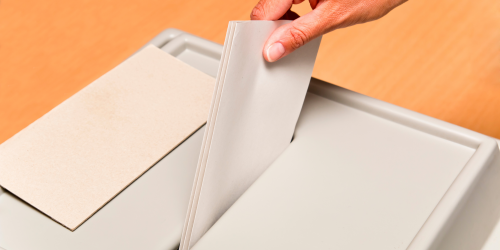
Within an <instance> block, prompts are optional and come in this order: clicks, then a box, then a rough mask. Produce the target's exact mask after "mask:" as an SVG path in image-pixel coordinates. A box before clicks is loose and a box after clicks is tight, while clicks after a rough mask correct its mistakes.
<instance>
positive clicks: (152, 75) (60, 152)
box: [0, 46, 214, 230]
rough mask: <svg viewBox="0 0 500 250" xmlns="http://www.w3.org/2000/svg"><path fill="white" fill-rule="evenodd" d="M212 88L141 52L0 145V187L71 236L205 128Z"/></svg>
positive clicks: (161, 56) (185, 69)
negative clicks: (143, 175)
mask: <svg viewBox="0 0 500 250" xmlns="http://www.w3.org/2000/svg"><path fill="white" fill-rule="evenodd" d="M213 87H214V79H213V78H211V77H209V76H207V75H205V74H204V73H202V72H200V71H198V70H196V69H194V68H192V67H191V66H189V65H187V64H184V63H183V62H181V61H179V60H177V59H176V58H174V57H172V56H171V55H169V54H167V53H165V52H163V51H161V50H160V49H158V48H156V47H154V46H149V47H146V48H145V49H143V50H142V51H141V52H139V53H137V54H135V55H134V56H132V57H131V58H129V59H128V60H126V61H125V62H123V63H122V64H120V65H118V66H117V67H116V68H114V69H113V70H111V71H109V72H108V73H106V74H105V75H103V76H102V77H100V78H99V79H97V80H96V81H94V82H93V83H91V84H90V85H88V86H87V87H85V88H84V89H82V90H81V91H80V92H78V93H77V94H75V95H73V96H72V97H70V98H69V99H67V100H66V101H64V102H63V103H61V104H60V105H59V106H57V107H56V108H54V109H53V110H51V111H50V112H48V113H47V114H45V115H44V116H43V117H41V118H40V119H38V120H37V121H35V122H34V123H32V124H31V125H29V126H28V127H26V128H25V129H24V130H22V131H21V132H19V133H18V134H16V135H15V136H13V137H12V138H10V139H9V140H7V141H6V142H5V143H3V144H1V145H0V185H1V186H2V187H4V188H5V189H7V190H9V191H10V192H12V193H13V194H15V195H17V196H19V197H20V198H21V199H23V200H24V201H26V202H27V203H29V204H31V205H32V206H34V207H35V208H37V209H38V210H40V211H41V212H43V213H45V214H46V215H48V216H49V217H51V218H53V219H54V220H56V221H57V222H59V223H61V224H62V225H64V226H65V227H67V228H69V229H71V230H74V229H76V228H77V227H78V226H79V225H81V224H82V223H83V222H84V221H85V220H87V219H88V218H89V217H90V216H91V215H92V214H94V213H95V212H96V211H97V210H98V209H99V208H101V207H102V206H104V205H105V204H106V203H107V202H108V201H110V200H111V199H112V198H113V197H114V196H116V195H117V194H118V193H119V192H120V191H121V190H123V189H124V188H126V187H127V186H128V185H129V184H130V183H131V182H133V181H134V180H135V179H137V178H138V177H139V176H140V175H141V174H143V173H144V172H145V171H147V170H148V169H149V168H150V167H151V166H153V165H154V164H155V163H156V162H157V161H158V160H160V159H161V158H162V157H163V156H165V155H166V154H167V153H169V152H170V151H171V150H173V149H174V148H175V147H176V146H177V145H179V144H180V143H181V142H182V141H184V140H185V139H186V138H187V137H189V136H190V135H191V134H192V133H193V132H195V131H196V130H197V129H198V128H200V127H201V126H202V125H203V124H204V123H205V122H206V118H207V115H208V110H209V107H210V99H211V95H212V91H213ZM165 212H168V211H165Z"/></svg>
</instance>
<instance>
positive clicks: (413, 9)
mask: <svg viewBox="0 0 500 250" xmlns="http://www.w3.org/2000/svg"><path fill="white" fill-rule="evenodd" d="M256 2H257V0H251V1H248V0H247V1H244V0H218V1H215V0H204V1H200V0H183V1H172V0H136V1H130V0H78V1H76V0H75V1H67V0H44V1H39V0H37V1H34V0H23V1H15V0H1V1H0V143H1V142H3V141H5V140H6V139H8V138H9V137H11V136H12V135H14V134H15V133H17V132H18V131H20V130H21V129H23V128H24V127H26V126H27V125H29V124H30V123H32V122H33V121H35V120H36V119H37V118H39V117H40V116H42V115H43V114H45V113H46V112H48V111H49V110H50V109H52V108H54V107H55V106H57V105H58V104H59V103H61V102H62V101H64V100H65V99H67V98H68V97H70V96H71V95H73V94H74V93H76V92H77V91H79V90H80V89H81V88H83V87H84V86H86V85H87V84H89V83H90V82H92V81H93V80H95V79H96V78H98V77H99V76H101V75H102V74H104V73H105V72H107V71H109V70H110V69H112V68H113V67H114V66H116V65H118V64H119V63H120V62H122V61H123V60H125V59H126V58H127V57H128V56H130V55H131V54H132V53H134V52H135V51H136V50H137V49H139V48H140V47H141V46H142V45H144V44H145V43H146V42H147V41H148V40H150V39H151V38H153V37H154V36H155V35H157V34H158V33H159V32H161V31H162V30H164V29H166V28H170V27H174V28H178V29H181V30H184V31H187V32H190V33H193V34H195V35H198V36H201V37H204V38H206V39H209V40H212V41H215V42H218V43H221V44H222V43H223V42H224V37H225V32H226V28H227V24H228V21H230V20H247V19H249V14H250V11H251V10H252V7H253V6H254V5H255V4H256ZM293 9H294V10H296V11H297V12H298V13H299V14H304V13H306V12H308V11H309V10H310V8H309V6H308V4H307V3H304V4H301V5H298V6H295V7H294V8H293ZM313 76H315V77H317V78H320V79H322V80H325V81H328V82H331V83H334V84H337V85H339V86H342V87H345V88H348V89H351V90H354V91H356V92H360V93H363V94H366V95H369V96H372V97H375V98H378V99H381V100H384V101H387V102H390V103H393V104H396V105H399V106H402V107H405V108H408V109H411V110H414V111H417V112H420V113H423V114H426V115H429V116H432V117H436V118H438V119H442V120H445V121H448V122H451V123H454V124H457V125H460V126H463V127H466V128H469V129H472V130H475V131H478V132H481V133H484V134H487V135H490V136H493V137H497V138H500V1H498V0H468V1H463V0H440V1H434V0H410V1H409V2H408V3H405V4H404V5H402V6H401V7H399V8H397V9H395V10H394V11H392V12H391V13H390V14H389V15H388V16H386V17H384V18H382V19H381V20H378V21H375V22H372V23H367V24H362V25H357V26H355V27H351V28H346V29H342V30H337V31H334V32H332V33H330V34H328V35H326V36H324V38H323V41H322V44H321V48H320V52H319V55H318V59H317V61H316V66H315V69H314V73H313Z"/></svg>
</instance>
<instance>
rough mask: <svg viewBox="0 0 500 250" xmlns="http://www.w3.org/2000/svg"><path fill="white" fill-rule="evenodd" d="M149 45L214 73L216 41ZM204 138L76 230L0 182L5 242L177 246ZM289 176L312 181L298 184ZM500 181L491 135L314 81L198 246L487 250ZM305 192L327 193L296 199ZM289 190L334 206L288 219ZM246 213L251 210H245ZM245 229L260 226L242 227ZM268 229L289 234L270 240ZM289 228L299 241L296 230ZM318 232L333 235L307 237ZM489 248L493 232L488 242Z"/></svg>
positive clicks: (172, 35)
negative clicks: (271, 157)
mask: <svg viewBox="0 0 500 250" xmlns="http://www.w3.org/2000/svg"><path fill="white" fill-rule="evenodd" d="M150 43H152V44H154V45H157V46H159V47H161V48H162V50H164V51H166V52H168V53H170V54H172V55H174V56H176V57H177V58H179V59H180V60H182V61H184V62H186V63H188V64H190V65H192V66H193V67H195V68H198V69H199V70H201V71H203V72H205V73H207V74H209V75H211V76H214V77H215V74H216V72H217V67H218V60H219V57H220V53H221V50H222V46H221V45H219V44H215V43H213V42H210V41H207V40H204V39H202V38H199V37H196V36H193V35H190V34H187V33H184V32H182V31H179V30H176V29H167V30H166V31H164V32H162V33H161V34H160V35H158V36H157V37H156V38H154V39H153V40H152V41H151V42H150ZM202 136H203V128H202V129H200V131H197V132H196V133H195V134H193V135H192V136H191V137H190V138H189V139H187V140H186V141H185V142H184V143H182V144H181V145H180V146H179V147H178V148H177V149H175V150H174V151H173V152H171V153H170V154H169V155H167V156H166V157H165V158H164V159H162V160H161V161H160V162H159V163H157V164H156V165H155V166H154V167H152V168H151V169H150V170H149V171H148V172H146V173H145V174H144V175H143V176H141V177H140V178H139V179H138V180H137V181H135V182H134V183H133V184H132V185H130V186H129V187H128V188H126V189H125V190H124V191H123V192H122V193H120V194H119V195H118V196H117V197H116V198H114V199H113V200H112V201H111V202H109V203H108V204H107V205H106V206H105V207H103V208H102V209H101V210H99V211H98V212H97V213H96V214H95V215H94V216H92V217H91V218H90V219H89V220H88V221H87V222H85V223H84V224H83V225H82V226H81V227H80V228H78V229H77V230H76V231H74V232H71V231H69V230H67V229H65V228H64V227H62V226H60V225H59V224H57V223H56V222H54V221H52V220H51V219H50V218H48V217H46V216H45V215H43V214H41V213H40V212H38V211H37V210H36V209H34V208H32V207H30V206H29V205H27V204H26V203H24V202H22V201H21V200H19V199H17V198H16V197H14V196H13V195H11V194H10V193H8V192H3V193H1V190H0V247H3V248H5V249H6V250H22V249H30V250H32V249H51V250H59V249H122V250H123V249H175V248H176V247H177V245H178V243H179V239H180V233H181V230H182V225H183V223H184V216H185V212H186V208H187V202H188V199H189V194H190V190H191V187H192V180H193V177H194V171H195V168H196V163H197V162H196V161H197V159H198V154H199V148H200V146H201V140H202ZM292 170H293V171H292ZM301 171H302V172H301ZM287 173H290V174H289V175H287ZM0 174H1V173H0ZM279 174H284V175H279ZM318 174H319V175H318ZM277 176H278V177H277ZM294 176H295V177H297V178H299V177H301V178H305V177H310V179H303V180H302V182H301V183H298V182H294V181H296V179H293V178H294ZM499 178H500V153H499V150H498V147H497V143H496V141H495V140H494V139H492V138H489V137H487V136H484V135H482V134H479V133H476V132H473V131H470V130H467V129H464V128H461V127H458V126H455V125H452V124H449V123H446V122H443V121H439V120H436V119H433V118H430V117H427V116H424V115H421V114H418V113H415V112H412V111H409V110H406V109H403V108H400V107H397V106H394V105H391V104H388V103H385V102H382V101H379V100H376V99H373V98H370V97H367V96H363V95H361V94H357V93H354V92H351V91H349V90H345V89H342V88H340V87H337V86H334V85H331V84H328V83H325V82H322V81H320V80H317V79H312V80H311V86H310V89H309V94H308V97H307V98H306V102H305V104H304V109H303V111H302V113H301V117H300V119H299V122H298V125H297V129H296V135H295V139H294V141H293V142H292V144H291V146H290V147H289V149H287V150H286V151H285V152H284V153H283V155H282V156H281V157H280V158H279V159H278V160H277V161H276V162H275V163H274V164H273V165H272V166H271V167H270V169H269V170H268V171H266V173H264V175H263V176H262V177H261V178H259V180H257V182H256V183H255V184H254V185H253V186H252V187H251V188H250V189H249V190H248V191H247V192H246V193H245V194H244V195H243V196H242V197H241V198H240V200H238V201H237V203H236V204H235V205H234V206H233V207H232V208H231V209H230V210H229V211H228V213H226V214H225V215H224V216H223V217H222V218H221V220H220V221H219V222H217V224H216V225H215V226H214V227H213V228H212V229H211V230H210V231H209V233H208V234H207V235H206V236H204V237H203V238H202V240H201V241H200V243H199V244H197V245H196V246H195V248H196V249H219V250H220V249H230V248H232V249H234V247H241V248H244V247H245V246H244V245H243V244H244V243H246V242H253V243H255V244H259V245H260V246H267V247H275V248H274V249H276V248H278V249H280V248H283V249H285V246H287V247H290V248H292V249H293V248H301V247H302V245H301V244H307V246H308V247H325V246H326V247H330V248H334V247H337V246H344V247H343V248H342V249H356V247H360V246H365V245H366V246H368V245H369V246H370V247H369V249H384V247H387V246H391V247H392V249H412V250H413V249H481V247H482V246H483V245H484V243H485V242H486V241H487V240H488V237H489V235H490V234H491V232H492V231H493V228H494V226H495V224H496V221H498V219H499V217H500V192H498V191H497V190H500V189H499V188H500V181H498V180H500V179H499ZM334 180H335V181H334ZM287 185H289V186H287ZM280 187H288V188H289V189H287V190H288V191H287V190H285V191H284V194H290V197H284V198H280V199H278V201H276V200H272V199H271V202H267V203H266V204H268V205H269V208H268V209H266V210H262V211H261V212H259V213H255V211H258V210H256V209H254V207H252V206H251V204H264V203H263V202H264V201H269V200H266V199H267V198H272V195H273V194H280V192H283V190H279V188H280ZM315 188H318V189H315ZM301 190H308V192H309V191H312V194H320V195H321V197H312V198H311V197H310V195H309V196H304V197H302V198H300V197H301V196H300V192H301ZM264 191H265V192H264ZM294 198H296V199H295V202H296V203H297V204H310V205H311V206H312V204H315V203H317V202H321V201H322V200H325V199H326V200H330V201H332V202H331V203H328V204H323V205H324V206H323V207H321V206H318V207H317V208H318V209H317V210H316V211H317V214H318V215H319V214H321V215H322V216H321V217H317V218H315V217H314V216H313V217H311V214H301V213H296V214H294V216H295V217H294V221H295V222H296V223H297V224H292V225H290V224H289V223H283V222H282V221H280V214H279V213H280V212H281V213H282V212H283V211H287V210H286V208H287V207H288V206H289V205H290V204H295V203H291V202H293V201H294ZM318 204H319V203H317V204H316V205H318ZM329 206H332V207H336V209H338V210H337V211H335V210H328V208H331V207H329ZM273 209H274V210H273ZM283 209H284V210H283ZM166 210H171V211H175V212H173V213H169V214H166V213H165V212H164V211H166ZM306 210H307V209H306ZM306 210H304V211H306ZM328 211H330V212H329V213H327V212H328ZM340 212H342V213H340ZM248 213H250V214H251V213H254V214H253V216H256V217H255V218H254V219H252V220H250V221H248V220H247V221H246V219H245V218H243V217H241V215H242V214H248ZM266 216H267V217H266ZM261 217H262V218H261ZM252 218H253V217H252ZM264 218H266V219H264ZM240 219H241V220H240ZM167 221H170V223H167ZM172 221H174V223H172ZM245 223H246V224H245ZM300 223H302V224H300ZM311 226H312V227H314V228H308V227H311ZM346 227H351V228H353V229H352V231H349V230H346ZM245 228H246V229H253V230H254V231H253V233H245V232H244V231H245ZM266 228H272V229H277V230H279V229H286V230H281V231H278V232H279V233H273V235H272V237H265V235H264V236H263V235H262V233H263V232H266ZM289 229H290V230H289ZM497 231H498V230H497ZM274 232H276V231H274ZM294 233H300V237H291V236H294ZM314 234H317V235H328V236H329V237H328V238H327V239H325V240H324V241H320V242H311V241H309V239H314V237H316V236H315V235H314ZM238 239H239V240H238ZM305 239H307V240H305ZM363 241H364V242H365V243H369V244H365V245H363V244H362V242H363ZM360 242H361V243H360ZM491 242H493V243H491ZM325 244H326V245H325ZM342 244H344V245H342ZM345 244H347V245H345ZM494 244H495V243H494V239H492V238H491V237H490V239H489V240H488V244H487V245H485V246H494ZM287 249H289V248H287ZM357 249H360V248H357ZM385 249H388V248H385ZM485 250H486V249H485ZM488 250H489V249H488Z"/></svg>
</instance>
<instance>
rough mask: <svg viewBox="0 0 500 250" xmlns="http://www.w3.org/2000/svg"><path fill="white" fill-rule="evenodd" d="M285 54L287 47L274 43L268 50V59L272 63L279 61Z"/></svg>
mask: <svg viewBox="0 0 500 250" xmlns="http://www.w3.org/2000/svg"><path fill="white" fill-rule="evenodd" d="M283 54H285V47H283V44H281V43H279V42H278V43H273V44H271V46H269V47H268V48H267V59H269V60H270V62H275V61H277V60H278V59H280V58H281V56H283Z"/></svg>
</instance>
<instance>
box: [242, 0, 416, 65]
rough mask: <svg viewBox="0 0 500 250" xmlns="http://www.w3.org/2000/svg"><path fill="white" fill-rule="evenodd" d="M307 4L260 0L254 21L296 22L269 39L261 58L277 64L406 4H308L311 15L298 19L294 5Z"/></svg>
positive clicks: (324, 0) (398, 0)
mask: <svg viewBox="0 0 500 250" xmlns="http://www.w3.org/2000/svg"><path fill="white" fill-rule="evenodd" d="M303 1H304V0H260V1H259V3H258V4H257V5H256V6H255V7H254V9H253V10H252V13H251V15H250V18H251V19H252V20H279V19H287V20H294V21H293V22H291V23H289V24H286V25H283V26H281V27H280V28H278V29H277V30H275V31H274V32H273V34H271V36H270V37H269V38H268V40H267V42H266V44H265V45H264V49H263V51H262V54H263V56H264V58H265V59H266V61H268V62H275V61H277V60H279V59H281V58H283V57H285V56H286V55H288V54H290V53H292V52H293V51H294V50H296V49H298V48H300V47H301V46H303V45H304V44H306V43H307V42H309V41H311V40H312V39H314V38H316V37H319V36H321V35H323V34H326V33H328V32H331V31H333V30H336V29H340V28H345V27H349V26H352V25H355V24H360V23H365V22H370V21H373V20H377V19H379V18H381V17H383V16H384V15H386V14H387V13H389V11H391V10H392V9H394V8H396V7H397V6H399V5H401V4H402V3H404V2H406V0H309V3H310V5H311V8H312V9H313V10H312V11H311V12H309V13H307V14H306V15H304V16H301V17H299V15H297V14H296V13H295V12H293V11H291V10H290V8H291V7H292V4H299V3H301V2H303Z"/></svg>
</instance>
